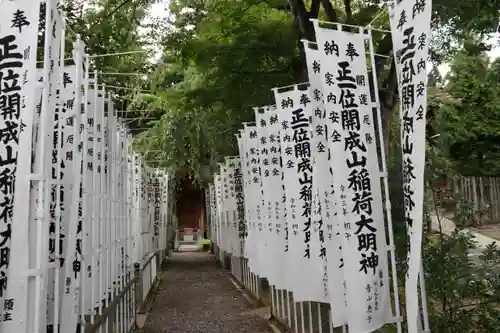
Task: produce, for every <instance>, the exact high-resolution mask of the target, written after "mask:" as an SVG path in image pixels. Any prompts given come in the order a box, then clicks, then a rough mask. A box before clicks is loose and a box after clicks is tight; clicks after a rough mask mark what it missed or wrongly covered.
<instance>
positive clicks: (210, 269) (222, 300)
mask: <svg viewBox="0 0 500 333" xmlns="http://www.w3.org/2000/svg"><path fill="white" fill-rule="evenodd" d="M259 310H260V309H252V308H251V307H250V305H249V304H248V302H247V300H246V299H245V298H244V297H243V295H241V293H240V292H239V291H238V290H237V289H236V288H235V286H234V285H233V284H232V283H231V281H230V280H229V278H228V273H226V272H225V271H224V270H223V269H222V268H220V267H217V265H216V262H215V259H214V258H213V257H212V256H211V255H210V254H209V253H206V252H185V253H174V254H173V256H172V257H171V258H170V260H169V262H168V264H167V268H166V270H165V271H164V272H163V281H162V283H161V285H160V288H159V290H158V291H157V294H156V295H155V300H154V303H153V305H152V309H151V311H150V312H149V315H148V318H147V320H146V323H145V325H144V328H142V329H140V330H137V331H136V332H144V333H184V332H185V333H246V332H248V333H264V332H266V333H268V332H271V330H270V329H269V327H268V321H267V319H266V318H265V317H264V316H265V313H262V311H259Z"/></svg>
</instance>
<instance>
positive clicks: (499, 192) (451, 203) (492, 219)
mask: <svg viewBox="0 0 500 333" xmlns="http://www.w3.org/2000/svg"><path fill="white" fill-rule="evenodd" d="M439 187H440V189H441V190H440V191H436V193H437V199H438V201H439V203H440V206H442V207H443V208H446V209H447V210H448V211H454V212H456V210H457V209H460V207H459V205H460V203H463V204H466V205H467V208H468V209H472V210H474V211H475V212H477V215H478V216H479V218H478V221H476V222H477V223H478V224H491V223H499V222H500V177H464V176H453V177H448V178H447V179H446V182H445V183H443V184H442V185H441V186H439Z"/></svg>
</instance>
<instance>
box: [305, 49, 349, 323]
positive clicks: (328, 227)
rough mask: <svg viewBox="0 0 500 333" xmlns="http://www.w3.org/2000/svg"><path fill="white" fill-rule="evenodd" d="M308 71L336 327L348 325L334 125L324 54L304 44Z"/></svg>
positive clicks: (320, 224)
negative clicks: (328, 109)
mask: <svg viewBox="0 0 500 333" xmlns="http://www.w3.org/2000/svg"><path fill="white" fill-rule="evenodd" d="M304 48H305V53H306V62H307V72H308V76H309V82H310V84H311V91H312V99H311V103H312V109H313V115H312V126H313V140H312V142H313V145H312V146H313V149H312V156H313V194H314V205H313V209H314V216H315V224H316V227H317V229H318V233H319V240H320V242H319V243H318V244H319V245H320V246H319V247H318V249H317V251H318V252H317V255H318V256H319V257H320V258H321V260H322V273H323V289H324V299H323V300H322V302H330V307H331V315H332V322H333V324H334V327H337V326H340V325H342V324H346V323H347V317H346V313H345V308H346V306H345V295H344V294H345V290H344V288H343V283H344V270H343V258H342V246H341V244H342V236H341V235H340V231H341V230H340V225H339V220H338V219H337V213H336V210H335V202H334V198H333V195H334V193H333V192H334V190H333V170H332V167H331V160H332V154H331V152H330V146H329V140H330V136H331V134H332V124H331V121H330V119H329V118H328V116H329V115H328V114H327V112H326V109H325V104H324V103H323V98H324V96H323V91H322V90H323V87H322V83H321V73H322V72H321V69H322V68H321V52H320V51H319V50H318V49H317V46H316V45H313V44H311V43H308V42H305V43H304Z"/></svg>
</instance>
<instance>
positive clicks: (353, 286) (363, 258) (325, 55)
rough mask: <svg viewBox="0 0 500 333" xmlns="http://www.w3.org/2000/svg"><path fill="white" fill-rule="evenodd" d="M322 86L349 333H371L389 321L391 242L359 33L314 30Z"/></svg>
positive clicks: (362, 39) (363, 50)
mask: <svg viewBox="0 0 500 333" xmlns="http://www.w3.org/2000/svg"><path fill="white" fill-rule="evenodd" d="M315 29H316V37H317V41H318V45H320V48H321V51H322V52H321V55H322V58H321V59H322V62H321V64H322V83H323V94H324V98H325V100H326V108H327V110H328V111H330V114H329V118H330V120H331V121H332V133H331V140H330V149H331V153H332V156H334V158H333V159H332V163H331V165H332V168H333V170H335V172H334V175H333V176H334V185H335V188H334V190H335V198H336V201H337V203H338V206H337V211H338V213H339V218H342V221H343V222H344V225H343V229H344V230H343V232H342V233H343V238H342V253H343V257H344V280H345V283H346V300H347V319H348V325H349V331H350V332H353V333H365V332H366V333H367V332H372V331H374V330H376V329H378V328H380V327H381V326H382V325H384V324H385V323H386V322H387V321H388V320H389V319H390V317H391V307H390V297H389V275H388V262H387V242H386V239H385V228H384V214H383V206H382V193H381V176H382V175H381V173H380V167H379V163H378V156H377V146H376V140H375V131H374V119H373V109H372V105H371V98H370V88H369V82H368V80H369V77H368V72H367V65H366V58H365V44H364V43H365V42H364V40H365V38H364V34H363V33H362V31H360V33H350V32H344V31H339V30H331V29H326V28H320V27H319V26H318V25H317V24H316V25H315Z"/></svg>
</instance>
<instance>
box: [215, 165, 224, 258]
mask: <svg viewBox="0 0 500 333" xmlns="http://www.w3.org/2000/svg"><path fill="white" fill-rule="evenodd" d="M214 183H215V198H216V219H215V224H216V225H217V227H216V235H215V239H216V244H217V247H218V248H219V249H220V239H221V216H222V177H221V175H220V174H219V175H216V176H215V178H214Z"/></svg>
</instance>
